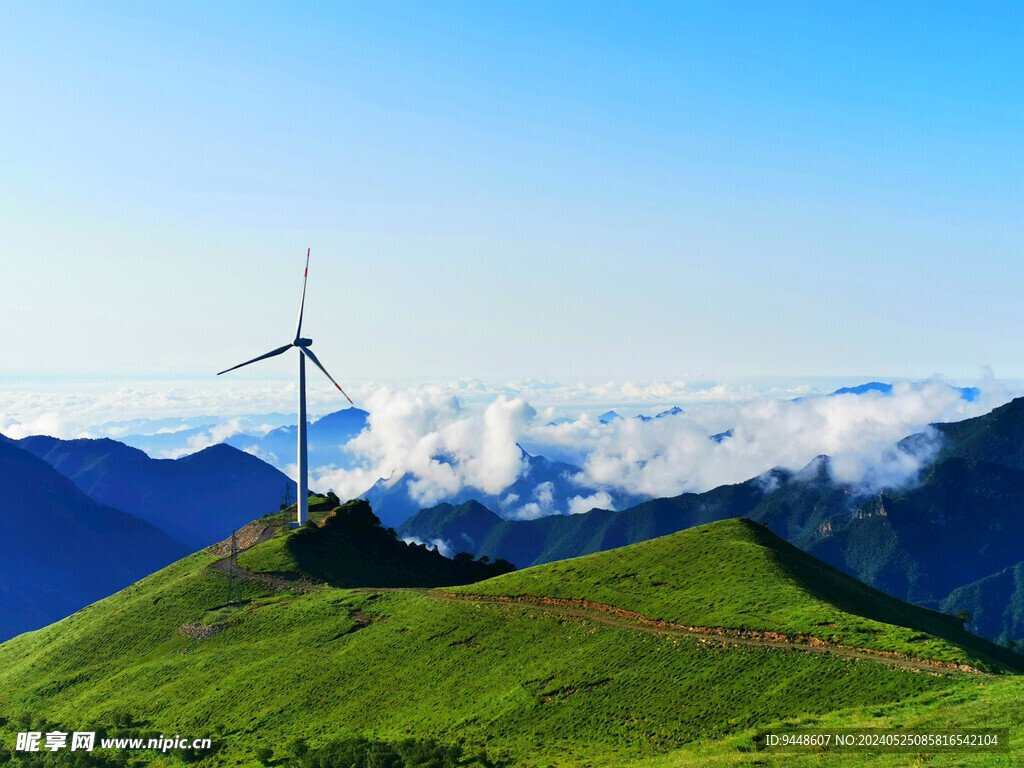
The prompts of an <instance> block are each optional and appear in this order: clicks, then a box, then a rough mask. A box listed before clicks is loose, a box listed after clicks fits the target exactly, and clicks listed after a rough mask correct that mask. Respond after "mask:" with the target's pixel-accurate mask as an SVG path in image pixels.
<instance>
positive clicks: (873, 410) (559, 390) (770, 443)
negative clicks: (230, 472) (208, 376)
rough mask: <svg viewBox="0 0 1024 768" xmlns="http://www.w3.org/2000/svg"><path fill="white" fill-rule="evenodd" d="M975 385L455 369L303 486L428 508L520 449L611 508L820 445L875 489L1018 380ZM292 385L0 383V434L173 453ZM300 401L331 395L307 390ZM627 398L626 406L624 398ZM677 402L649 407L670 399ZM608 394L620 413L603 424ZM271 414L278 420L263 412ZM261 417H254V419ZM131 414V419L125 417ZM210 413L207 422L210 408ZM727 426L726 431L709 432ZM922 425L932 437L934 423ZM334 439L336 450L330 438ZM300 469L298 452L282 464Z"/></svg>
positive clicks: (389, 389) (414, 389) (908, 475)
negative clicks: (140, 433)
mask: <svg viewBox="0 0 1024 768" xmlns="http://www.w3.org/2000/svg"><path fill="white" fill-rule="evenodd" d="M975 386H977V388H978V394H977V397H975V398H974V399H973V400H967V399H964V398H963V397H962V394H961V391H960V390H959V389H957V388H955V387H953V386H951V385H950V384H948V383H947V382H945V381H943V380H941V379H934V380H929V381H925V382H897V383H895V384H894V386H893V389H892V392H891V393H890V394H884V393H880V392H868V393H864V394H843V395H835V396H825V395H824V393H820V392H815V391H814V390H815V388H814V387H813V386H807V385H797V386H778V385H771V386H760V387H758V386H755V385H750V384H726V383H719V384H716V383H708V382H703V383H694V382H685V381H682V382H655V383H646V384H636V383H631V382H625V383H601V384H596V385H583V384H574V385H563V384H553V383H540V382H519V383H507V384H502V385H500V386H488V385H485V384H483V383H481V382H477V381H468V382H467V381H459V382H449V383H444V384H437V385H431V386H394V385H383V386H380V385H374V384H365V385H363V386H361V387H359V388H357V389H356V394H357V397H356V402H357V404H358V405H359V407H361V408H363V409H364V410H366V411H368V413H369V416H368V426H367V429H365V430H364V431H363V432H362V433H361V434H359V435H358V436H357V437H355V438H354V439H353V440H351V441H350V442H349V443H348V444H347V445H345V446H344V447H343V450H344V451H345V453H346V455H347V456H348V457H349V460H348V461H347V462H345V463H346V464H347V465H348V466H346V467H345V468H340V469H339V468H337V467H336V466H325V467H314V468H313V469H312V470H311V475H312V479H311V485H312V487H315V488H318V489H323V490H325V489H328V488H331V489H334V490H335V491H336V492H337V493H338V494H339V495H340V496H342V497H353V496H356V495H359V494H361V493H363V492H364V491H365V490H366V489H367V488H369V487H370V486H371V485H373V484H374V483H375V482H376V481H377V480H378V479H381V478H392V479H397V478H399V477H401V476H402V475H406V474H408V475H410V476H411V477H413V478H414V480H413V482H412V484H411V485H410V492H411V493H412V495H413V496H414V498H415V499H416V500H417V501H419V502H420V503H421V504H422V505H423V506H430V505H432V504H435V503H437V502H438V501H441V500H444V499H446V498H449V497H452V496H454V495H455V494H457V493H458V492H459V491H461V490H462V489H464V488H466V487H472V488H476V489H479V490H480V491H482V492H483V493H486V494H495V495H496V494H500V493H501V492H502V491H504V490H505V489H506V488H508V487H509V486H510V485H511V484H512V483H513V482H515V480H516V479H517V478H518V477H519V476H520V475H521V474H522V473H523V472H524V471H525V470H526V460H525V458H524V456H523V450H522V449H525V450H527V451H529V452H530V453H532V454H541V455H544V456H547V457H548V458H552V459H558V460H563V461H567V462H570V463H572V464H574V465H576V466H578V467H579V468H580V471H579V473H578V475H577V476H576V478H575V479H576V480H577V481H578V482H579V484H580V485H581V486H587V487H588V488H591V489H594V488H596V489H599V490H598V491H597V493H591V494H590V495H587V494H581V495H580V496H579V497H578V498H577V499H575V500H574V503H573V504H572V505H570V507H571V508H570V509H569V510H568V511H570V512H584V511H587V510H588V509H590V508H591V507H593V506H607V505H608V503H609V501H610V497H609V495H608V493H607V491H614V490H618V491H622V492H625V493H629V494H634V495H647V496H672V495H676V494H679V493H682V492H687V491H696V492H699V491H704V490H708V489H710V488H714V487H716V486H719V485H723V484H727V483H735V482H741V481H743V480H746V479H748V478H750V477H754V476H757V475H759V474H761V473H763V472H765V471H766V470H768V469H770V468H772V467H776V466H781V467H786V468H791V469H797V468H800V467H803V466H805V465H806V464H807V463H808V462H810V461H811V460H812V459H814V458H815V457H816V456H818V455H822V454H827V455H829V456H831V457H832V459H833V460H832V462H831V471H832V472H833V474H834V476H835V477H836V479H837V480H840V481H843V482H848V483H854V484H862V485H864V486H865V487H883V486H893V485H900V484H904V483H908V482H912V481H913V479H914V478H915V477H916V476H917V474H918V472H919V470H920V468H921V467H922V466H924V465H926V464H927V462H928V461H930V459H931V458H932V456H933V455H934V452H935V451H936V450H937V449H938V438H937V436H935V435H934V433H933V431H930V430H929V427H928V425H929V424H931V423H933V422H941V421H957V420H961V419H964V418H968V417H971V416H977V415H980V414H983V413H986V412H988V411H990V410H991V409H992V408H994V407H996V406H998V405H1002V404H1003V403H1006V402H1008V401H1009V400H1010V399H1011V398H1012V397H1013V396H1015V395H1016V394H1018V391H1019V387H1017V386H1013V385H1007V384H1005V383H1001V382H999V381H997V380H995V379H994V378H993V377H991V376H986V377H985V378H983V379H982V380H981V381H979V382H977V383H976V384H975ZM293 399H294V388H293V385H290V384H281V383H275V384H266V385H259V386H257V385H246V386H235V387H223V388H211V387H209V386H205V387H194V388H188V387H184V386H178V387H177V388H175V387H169V388H165V389H163V390H159V389H148V388H144V387H143V388H139V387H134V388H120V389H118V390H115V391H110V392H102V391H101V392H98V393H93V394H89V393H66V392H65V393H63V394H61V393H59V392H51V393H47V394H39V393H32V392H30V391H27V390H21V391H11V390H4V391H0V408H3V410H2V411H0V413H10V414H14V415H13V416H6V417H5V416H0V432H3V433H4V434H6V435H7V436H9V437H14V438H17V437H21V436H24V435H27V434H40V433H42V434H52V435H55V436H58V437H78V436H100V435H104V434H108V435H111V436H114V437H116V436H117V433H118V431H119V430H122V431H123V430H125V429H131V428H140V427H141V428H144V427H145V425H146V424H150V425H156V424H160V427H159V428H160V429H162V430H172V431H173V430H174V429H176V428H177V427H176V425H175V424H174V420H175V419H179V420H180V428H181V429H182V430H184V429H187V428H190V426H191V428H192V429H193V431H194V430H195V427H194V425H195V424H199V423H202V422H203V421H204V420H205V421H206V422H207V425H208V426H207V427H204V428H203V430H205V431H200V432H199V433H196V434H190V435H189V438H188V440H189V442H188V444H187V445H186V447H185V448H184V449H183V450H182V452H187V451H190V450H199V449H201V448H203V447H205V446H206V445H209V444H212V443H213V442H217V441H219V440H223V439H224V438H226V437H227V436H229V435H230V434H234V433H235V432H238V431H243V430H249V431H250V433H254V432H259V431H260V430H264V431H265V430H266V429H270V428H272V427H273V426H277V425H278V423H277V422H280V423H287V422H286V421H283V419H285V418H286V417H284V416H282V414H286V413H287V412H288V411H290V410H291V409H292V407H293V406H292V405H291V401H292V400H293ZM309 400H310V410H311V412H313V413H316V412H320V413H326V412H329V411H330V410H333V409H336V408H338V407H339V404H338V403H337V400H336V398H334V397H333V396H332V395H331V394H330V393H329V392H327V391H321V390H319V389H313V390H311V392H310V395H309ZM624 403H625V404H628V405H625V406H624V405H623V404H624ZM677 404H678V405H681V406H682V408H683V412H682V413H676V414H672V415H666V416H664V417H662V418H649V419H641V418H636V414H637V413H644V414H646V415H653V414H656V413H657V412H659V410H662V409H665V408H668V407H669V406H672V405H677ZM606 406H614V407H616V409H617V411H618V412H619V413H621V415H622V416H623V417H624V418H620V419H612V420H610V421H607V422H603V421H602V420H601V419H600V418H599V415H600V413H601V411H602V409H603V408H605V407H606ZM266 414H275V415H276V417H277V422H275V421H274V419H271V420H270V421H269V422H268V421H267V420H266V419H265V415H266ZM261 419H262V420H261ZM132 420H135V421H132ZM211 421H212V422H213V423H212V424H211V423H210V422H211ZM726 431H731V436H729V437H726V438H725V439H720V440H713V439H711V436H712V435H718V434H720V433H723V432H726ZM913 433H924V434H925V435H926V438H927V439H924V440H920V441H917V442H916V443H915V445H914V448H913V450H910V449H900V448H898V447H897V446H896V444H897V442H898V441H900V440H901V439H902V438H903V437H905V436H907V435H909V434H913ZM928 436H930V437H928ZM339 449H342V447H341V446H339ZM284 468H285V469H287V470H290V471H292V472H294V465H288V466H286V467H284Z"/></svg>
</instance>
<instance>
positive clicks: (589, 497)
mask: <svg viewBox="0 0 1024 768" xmlns="http://www.w3.org/2000/svg"><path fill="white" fill-rule="evenodd" d="M519 450H520V451H521V452H522V458H523V461H524V463H525V470H524V471H523V472H521V473H520V475H519V476H518V477H517V478H516V480H515V482H513V483H512V484H511V485H510V486H509V487H508V488H506V489H505V490H503V491H502V492H501V493H499V494H489V493H485V492H484V491H482V490H480V489H479V488H473V487H471V486H467V487H464V488H462V489H461V490H460V491H459V492H458V493H456V494H454V495H453V496H452V497H450V503H454V504H464V503H466V502H469V501H476V502H479V503H480V504H483V505H486V506H488V507H489V508H491V509H494V510H497V513H498V514H496V515H495V517H497V518H498V519H499V520H500V519H503V518H504V519H531V518H538V517H546V516H555V517H562V516H565V515H568V514H569V513H570V511H575V509H577V508H580V507H582V509H589V508H591V507H594V506H597V505H598V504H601V503H603V504H611V505H614V506H628V505H629V504H634V503H636V502H637V501H639V500H640V499H641V498H643V497H641V496H635V495H630V494H627V493H624V492H621V491H616V490H611V491H602V489H599V488H596V487H592V486H589V485H585V484H580V483H578V482H577V481H575V480H574V479H573V478H574V477H576V476H582V474H583V470H582V469H580V467H577V466H575V465H573V464H568V463H566V462H563V461H551V460H550V459H547V458H545V457H544V456H534V455H531V454H529V453H527V452H526V451H525V450H523V449H522V447H520V449H519ZM415 482H416V478H415V477H414V476H413V475H409V474H406V475H402V476H401V477H399V478H397V479H396V480H394V481H391V480H390V479H388V480H379V481H377V483H376V484H374V485H373V487H371V488H370V489H369V490H368V491H366V493H364V494H362V497H363V498H365V499H367V500H368V501H369V502H370V504H371V505H372V506H373V509H374V511H375V512H376V514H377V516H378V517H380V519H381V521H382V522H383V523H384V525H386V526H389V527H393V528H398V527H399V526H402V524H403V523H404V522H405V521H406V520H408V519H409V518H411V517H413V516H414V515H416V514H417V513H418V512H419V511H420V510H421V509H422V508H423V504H422V503H421V502H420V501H418V500H417V495H416V493H415V489H414V486H415ZM402 530H403V531H405V532H406V533H409V530H408V529H406V528H405V527H404V526H403V527H402ZM409 535H412V536H417V534H415V533H409ZM432 538H437V537H432ZM423 540H424V541H428V540H429V539H423Z"/></svg>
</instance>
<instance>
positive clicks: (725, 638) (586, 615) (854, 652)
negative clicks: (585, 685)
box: [361, 589, 992, 677]
mask: <svg viewBox="0 0 1024 768" xmlns="http://www.w3.org/2000/svg"><path fill="white" fill-rule="evenodd" d="M361 591H364V590H361ZM365 591H367V592H384V591H395V592H399V591H404V592H409V591H417V592H421V593H423V594H426V595H427V596H429V597H432V598H436V599H441V600H451V601H454V602H473V603H477V604H483V605H493V606H507V605H528V606H530V607H533V608H539V609H541V610H544V611H546V612H549V613H553V614H559V615H563V616H572V617H575V618H581V619H586V620H588V621H594V622H598V623H601V624H610V625H613V626H617V627H626V628H629V629H635V630H640V631H641V632H651V633H654V634H659V635H681V636H684V637H691V638H696V639H697V640H699V641H700V642H703V643H713V644H715V645H748V646H749V645H753V646H760V647H768V648H780V649H787V650H794V651H804V652H811V653H827V654H831V655H833V656H842V657H844V658H850V659H860V660H866V661H873V662H875V663H878V664H884V665H886V666H888V667H891V668H893V669H902V670H910V671H913V672H927V673H929V674H932V675H948V674H969V675H981V676H985V677H991V676H992V675H989V673H987V672H982V671H981V670H979V669H975V668H974V667H971V666H968V665H966V664H954V663H952V662H944V661H934V660H930V659H916V658H913V657H910V656H904V655H902V654H896V653H892V652H889V651H875V650H871V649H870V648H853V647H850V646H844V645H838V644H835V643H829V642H827V641H824V640H820V639H818V638H812V637H801V638H800V639H794V638H790V637H786V636H785V635H781V634H779V633H775V632H748V631H741V630H730V629H725V628H721V627H687V626H683V625H681V624H672V623H669V622H665V621H657V620H654V619H649V618H647V617H645V616H641V615H640V614H637V613H634V612H632V611H625V610H622V609H620V608H616V607H614V606H610V605H603V604H600V603H587V602H585V601H582V600H558V599H554V598H536V597H516V598H510V597H497V596H485V595H458V594H454V593H451V592H442V591H439V590H381V589H375V590H365Z"/></svg>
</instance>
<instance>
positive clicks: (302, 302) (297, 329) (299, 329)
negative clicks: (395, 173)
mask: <svg viewBox="0 0 1024 768" xmlns="http://www.w3.org/2000/svg"><path fill="white" fill-rule="evenodd" d="M308 279H309V248H307V249H306V271H305V272H304V273H303V275H302V299H301V300H300V301H299V319H298V320H296V321H295V338H296V339H298V338H299V335H300V334H301V333H302V308H303V307H304V306H306V281H307V280H308Z"/></svg>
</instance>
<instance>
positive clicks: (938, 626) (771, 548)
mask: <svg viewBox="0 0 1024 768" xmlns="http://www.w3.org/2000/svg"><path fill="white" fill-rule="evenodd" d="M452 591H454V592H461V593H471V594H481V595H508V596H519V595H533V596H548V597H561V598H570V599H587V600H591V601H594V602H598V603H605V604H608V605H614V606H617V607H620V608H625V609H627V610H631V611H636V612H638V613H641V614H643V615H644V616H646V617H648V618H651V619H657V620H664V621H670V622H674V623H679V624H684V625H695V626H711V627H729V628H738V629H750V630H771V631H777V632H783V633H786V634H791V635H797V634H808V635H812V636H814V637H818V638H821V639H823V640H827V641H830V642H835V643H840V644H843V645H851V646H856V647H861V648H871V649H876V650H886V651H896V652H899V653H906V654H909V655H912V656H918V657H921V658H928V659H936V660H941V661H950V662H956V663H967V664H972V665H977V666H982V667H985V668H992V667H994V666H998V663H997V660H1002V661H1006V660H1013V659H1014V657H1013V656H1010V655H1009V654H1007V653H1005V652H1004V651H1003V650H1002V649H999V648H998V647H996V646H993V645H991V644H990V643H987V642H985V641H983V640H980V639H978V638H975V637H973V636H972V635H969V634H967V633H965V632H963V631H962V630H961V629H960V627H959V623H958V622H957V621H956V620H955V619H952V618H951V617H949V616H946V615H944V614H941V613H937V612H935V611H929V610H927V609H924V608H919V607H917V606H913V605H910V604H907V603H903V602H901V601H899V600H896V599H895V598H892V597H889V596H887V595H885V594H883V593H881V592H878V591H877V590H874V589H871V588H870V587H867V586H865V585H863V584H861V583H860V582H858V581H856V580H854V579H851V578H850V577H848V576H846V575H845V574H843V573H841V572H839V571H837V570H836V569H834V568H831V567H830V566H827V565H825V564H824V563H822V562H820V561H818V560H815V559H814V558H811V557H809V556H808V555H806V554H804V553H803V552H801V551H800V550H798V549H797V548H796V547H793V546H792V545H790V544H788V543H786V542H785V541H783V540H782V539H780V538H779V537H777V536H775V535H774V534H773V533H771V532H770V531H768V530H767V529H765V528H762V527H761V526H759V525H756V524H755V523H751V522H750V521H748V520H723V521H721V522H718V523H711V524H709V525H705V526H701V527H699V528H691V529H688V530H685V531H680V532H679V533H674V534H671V535H669V536H664V537H662V538H660V539H654V540H652V541H649V542H642V543H641V544H634V545H632V546H629V547H623V548H621V549H617V550H611V551H608V552H601V553H598V554H594V555H587V556H585V557H580V558H576V559H573V560H564V561H560V562H557V563H550V564H547V565H542V566H537V567H535V568H529V569H526V570H522V571H517V572H515V573H510V574H507V575H504V576H500V577H498V578H494V579H490V580H488V581H486V582H482V583H480V584H475V585H470V586H467V587H460V588H457V589H453V590H452ZM900 625H903V626H900Z"/></svg>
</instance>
